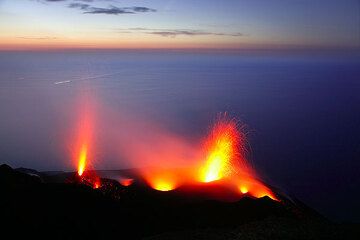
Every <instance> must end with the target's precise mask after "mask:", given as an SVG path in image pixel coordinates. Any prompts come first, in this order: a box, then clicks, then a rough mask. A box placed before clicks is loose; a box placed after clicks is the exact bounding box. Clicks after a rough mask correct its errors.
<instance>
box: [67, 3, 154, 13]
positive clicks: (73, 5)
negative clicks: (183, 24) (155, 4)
mask: <svg viewBox="0 0 360 240" xmlns="http://www.w3.org/2000/svg"><path fill="white" fill-rule="evenodd" d="M68 7H69V8H76V9H79V10H82V11H83V13H84V14H108V15H119V14H134V13H147V12H156V11H157V10H156V9H153V8H148V7H139V6H133V7H116V6H113V5H110V6H109V7H106V8H103V7H93V6H91V5H90V4H86V3H70V4H69V5H68Z"/></svg>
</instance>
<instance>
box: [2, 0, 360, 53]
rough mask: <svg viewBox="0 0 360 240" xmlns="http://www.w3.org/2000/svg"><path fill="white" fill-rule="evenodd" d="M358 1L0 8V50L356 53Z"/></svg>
mask: <svg viewBox="0 0 360 240" xmlns="http://www.w3.org/2000/svg"><path fill="white" fill-rule="evenodd" d="M359 9H360V2H359V1H358V0H346V1H338V0H317V1H313V0H294V1H282V0H274V1H268V0H227V1H218V0H198V1H192V0H181V1H180V0H178V1H177V0H152V1H144V0H123V1H117V0H0V49H14V48H15V49H19V48H26V49H27V48H30V49H31V48H271V49H273V48H276V49H278V48H357V47H359V42H360V41H359V22H360V17H359V15H360V10H359Z"/></svg>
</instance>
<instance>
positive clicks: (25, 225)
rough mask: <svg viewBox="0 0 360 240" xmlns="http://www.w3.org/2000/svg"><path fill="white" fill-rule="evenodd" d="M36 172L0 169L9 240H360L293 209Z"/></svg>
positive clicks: (348, 229) (266, 201) (351, 231)
mask: <svg viewBox="0 0 360 240" xmlns="http://www.w3.org/2000/svg"><path fill="white" fill-rule="evenodd" d="M34 171H35V170H29V169H19V170H13V169H12V168H11V167H9V166H7V165H1V166H0V186H1V189H0V191H1V197H0V206H1V218H2V222H3V223H4V224H2V225H1V226H2V230H1V232H2V234H10V235H9V236H11V238H9V239H16V238H19V237H26V238H41V239H42V238H46V239H143V238H149V239H271V238H272V239H340V238H341V239H356V238H355V236H358V235H357V234H358V233H359V232H358V231H356V229H357V227H358V226H349V225H347V226H342V225H338V224H334V223H331V222H329V221H327V220H326V219H325V218H323V217H322V216H320V215H319V214H317V213H316V211H314V210H312V209H310V208H308V207H306V206H305V205H301V204H294V203H291V202H290V201H282V202H277V201H274V200H272V199H270V198H268V197H263V198H259V199H253V198H250V197H244V198H242V199H240V200H238V201H235V202H224V201H218V200H211V199H209V198H208V195H207V194H208V193H209V191H208V189H203V190H202V191H203V192H201V193H200V194H195V193H196V192H197V191H198V190H199V189H196V188H195V189H193V188H191V187H189V186H183V187H180V188H178V189H176V190H174V191H170V192H159V191H156V190H153V189H151V188H149V187H147V186H146V185H145V184H144V183H143V182H142V181H141V180H139V181H135V183H134V184H132V185H130V186H128V187H124V186H122V185H120V184H119V183H118V182H117V181H115V180H111V179H107V178H102V179H101V182H102V185H101V187H100V188H99V189H93V188H92V187H91V186H89V185H90V184H89V185H87V183H86V182H83V181H81V179H80V178H79V177H78V176H77V175H76V173H60V174H54V175H51V174H49V173H46V174H44V173H37V172H34ZM128 174H130V173H129V172H128ZM35 175H38V176H35ZM218 190H219V191H221V189H218ZM211 191H213V189H211ZM298 205H299V207H298ZM3 236H5V235H3Z"/></svg>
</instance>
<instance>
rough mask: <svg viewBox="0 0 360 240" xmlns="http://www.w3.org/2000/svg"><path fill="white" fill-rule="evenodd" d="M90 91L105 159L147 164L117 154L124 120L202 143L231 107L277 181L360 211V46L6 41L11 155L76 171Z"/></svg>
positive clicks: (4, 105)
mask: <svg viewBox="0 0 360 240" xmlns="http://www.w3.org/2000/svg"><path fill="white" fill-rule="evenodd" d="M84 96H85V97H84ZM84 98H85V99H87V100H85V101H84V102H85V103H88V104H89V105H91V107H89V109H91V114H90V115H91V116H92V117H90V119H92V121H93V122H94V124H93V128H94V129H95V130H93V135H92V138H93V139H96V141H97V142H100V143H99V144H98V146H101V147H97V149H96V151H97V156H98V157H97V158H98V159H97V161H96V164H95V167H96V168H97V169H121V168H128V167H138V166H136V163H134V162H132V163H131V164H129V163H128V162H127V160H126V159H124V158H122V157H120V156H119V155H118V154H117V153H116V154H113V152H116V151H117V150H116V145H117V143H116V140H114V139H115V138H112V140H111V143H110V141H107V142H106V144H105V143H104V142H103V140H102V138H105V137H104V136H108V135H109V134H112V133H113V129H117V131H120V132H121V131H122V130H123V131H124V132H126V134H125V138H126V136H129V137H131V135H132V131H131V130H129V129H126V128H127V127H126V126H125V125H124V121H132V123H133V124H132V126H133V125H135V126H137V125H139V129H141V128H149V126H156V127H150V128H152V130H151V131H152V132H153V133H154V132H156V131H157V129H159V131H161V132H162V133H164V132H166V133H167V134H168V135H169V136H172V137H169V138H170V139H172V138H173V137H174V136H176V137H179V138H180V139H181V141H189V142H196V141H201V139H203V136H206V133H207V132H208V131H209V128H210V127H211V125H212V124H213V123H214V121H216V119H218V118H219V115H221V116H224V115H226V116H228V117H229V118H233V119H236V121H238V122H239V124H240V125H242V126H244V128H243V129H245V130H244V131H246V136H247V141H248V145H249V147H248V148H249V149H248V154H247V155H248V160H249V162H251V164H252V165H254V167H255V168H256V170H257V172H258V173H259V175H260V176H261V177H262V178H263V179H264V180H265V181H269V182H271V184H273V185H276V186H278V187H280V188H281V189H283V190H284V192H286V193H287V194H289V195H291V196H295V197H296V198H298V199H300V200H301V201H303V202H304V203H306V204H308V205H309V206H310V207H312V208H314V209H316V210H318V211H319V212H320V213H322V214H324V215H325V216H327V217H329V218H330V219H333V220H336V221H347V222H360V205H359V199H360V193H359V192H360V191H359V189H360V177H359V176H360V53H359V51H350V50H346V51H340V50H336V51H335V50H321V51H320V50H319V51H315V50H291V51H290V50H289V51H286V50H226V51H225V50H224V51H221V50H49V51H46V50H39V51H35V50H33V51H1V52H0V153H1V155H0V159H1V160H0V162H1V163H6V164H9V165H10V166H12V167H14V168H15V167H27V168H33V169H37V170H39V171H49V170H62V171H70V170H73V169H72V167H73V164H72V163H71V160H69V158H71V157H69V154H68V152H67V150H68V149H69V148H71V145H72V142H73V139H71V137H69V136H71V135H69V134H66V132H67V131H68V130H69V129H71V127H70V126H72V125H74V122H76V121H77V120H76V119H79V115H80V117H81V115H82V114H81V112H82V110H83V109H84V108H86V109H87V107H84V106H83V105H81V104H79V102H81V100H79V99H84ZM79 106H83V107H79ZM129 116H131V117H129ZM117 118H119V119H122V121H120V120H119V121H118V123H117V120H116V119H117ZM99 119H112V121H104V120H99ZM124 119H125V120H124ZM135 128H136V127H135ZM151 131H150V132H148V131H144V132H143V131H140V132H143V134H144V135H146V134H148V135H150V136H147V138H146V139H152V138H151V137H152V135H154V136H155V135H156V134H152V133H151ZM136 134H139V131H137V133H136ZM100 136H101V137H100ZM156 136H157V135H156ZM123 138H124V137H123ZM169 138H162V137H159V138H157V137H154V139H152V140H151V141H150V142H149V143H148V144H149V145H150V146H149V147H150V148H151V145H152V144H154V143H155V142H156V141H157V140H158V141H168V140H167V139H169ZM96 141H95V142H96ZM122 141H126V139H122ZM101 142H102V143H101ZM131 142H133V141H131ZM135 142H136V140H135ZM175 142H176V141H175ZM156 144H158V145H159V144H160V145H161V144H162V143H161V142H159V143H156ZM166 146H167V144H166V143H164V148H166ZM158 148H159V147H157V148H155V149H158ZM134 149H135V150H134V151H136V146H135V148H134ZM154 151H155V150H154ZM115 155H116V156H115ZM153 155H154V156H156V152H155V153H154V154H153ZM159 156H162V155H161V154H160V155H159ZM167 161H171V159H168V160H167Z"/></svg>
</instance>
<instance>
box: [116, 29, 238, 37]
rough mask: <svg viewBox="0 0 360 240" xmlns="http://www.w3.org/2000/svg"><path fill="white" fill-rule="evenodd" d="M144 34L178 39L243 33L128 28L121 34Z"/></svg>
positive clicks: (234, 35)
mask: <svg viewBox="0 0 360 240" xmlns="http://www.w3.org/2000/svg"><path fill="white" fill-rule="evenodd" d="M124 30H125V31H126V32H128V31H130V32H142V33H146V34H152V35H158V36H162V37H177V36H181V35H182V36H190V37H191V36H230V37H242V36H244V34H243V33H239V32H236V33H226V32H211V31H204V30H194V29H154V28H127V29H123V30H122V31H121V32H122V33H124Z"/></svg>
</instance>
